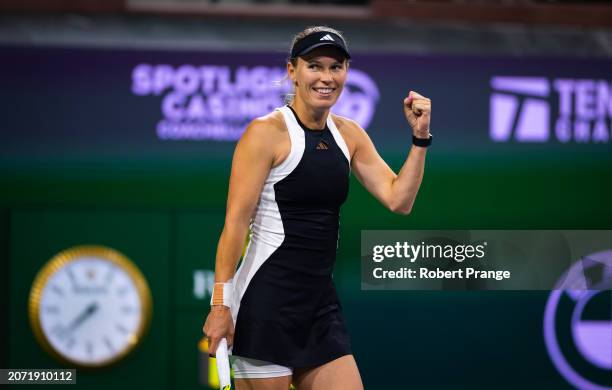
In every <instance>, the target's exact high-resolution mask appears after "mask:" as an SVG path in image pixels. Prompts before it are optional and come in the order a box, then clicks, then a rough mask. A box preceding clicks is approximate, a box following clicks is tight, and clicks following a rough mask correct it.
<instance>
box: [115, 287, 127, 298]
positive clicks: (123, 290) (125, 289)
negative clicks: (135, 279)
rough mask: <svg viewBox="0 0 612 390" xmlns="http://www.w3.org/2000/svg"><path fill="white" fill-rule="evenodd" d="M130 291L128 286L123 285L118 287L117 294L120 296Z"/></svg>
mask: <svg viewBox="0 0 612 390" xmlns="http://www.w3.org/2000/svg"><path fill="white" fill-rule="evenodd" d="M128 291H130V288H129V287H128V286H122V287H119V288H118V289H117V295H119V296H120V297H122V296H124V295H125V294H127V292H128Z"/></svg>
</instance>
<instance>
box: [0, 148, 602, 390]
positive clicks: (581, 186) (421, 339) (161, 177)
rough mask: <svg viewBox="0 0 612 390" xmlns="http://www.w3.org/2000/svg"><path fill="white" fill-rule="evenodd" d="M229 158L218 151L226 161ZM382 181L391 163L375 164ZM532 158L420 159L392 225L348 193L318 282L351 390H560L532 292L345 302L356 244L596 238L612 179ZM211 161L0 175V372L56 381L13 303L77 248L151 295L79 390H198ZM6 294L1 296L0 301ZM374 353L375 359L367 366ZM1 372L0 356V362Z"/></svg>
mask: <svg viewBox="0 0 612 390" xmlns="http://www.w3.org/2000/svg"><path fill="white" fill-rule="evenodd" d="M229 149H231V148H229ZM384 157H385V158H386V159H387V160H388V161H389V162H390V164H391V165H392V166H393V167H394V168H396V169H398V168H399V166H400V165H401V161H402V160H401V159H402V158H403V156H401V155H384ZM566 157H567V156H561V155H559V156H558V157H557V158H555V156H554V155H552V156H551V155H549V156H545V157H542V156H541V155H540V154H537V153H523V154H518V153H514V154H512V155H510V154H506V155H501V156H496V155H490V154H486V153H474V154H467V153H463V154H450V153H448V152H445V151H443V150H436V149H435V147H434V148H433V149H432V150H431V152H430V155H429V156H428V161H427V168H426V174H425V179H424V182H423V185H422V188H421V191H420V193H419V196H418V199H417V202H416V205H415V207H414V210H413V213H412V214H411V215H410V216H408V217H403V216H398V215H393V214H391V213H390V212H388V211H386V210H384V209H383V207H382V206H380V205H379V204H378V203H377V202H376V200H374V199H373V198H372V197H371V196H370V195H369V194H368V193H367V192H366V191H365V190H364V189H363V188H362V187H361V186H360V184H359V183H358V182H357V181H356V180H354V179H353V180H352V181H351V191H350V194H349V199H348V201H347V203H346V205H345V206H344V207H343V209H342V214H341V216H342V218H341V239H340V247H339V253H338V260H337V266H336V269H335V271H334V278H335V279H336V284H337V287H338V290H339V294H340V297H341V300H342V302H343V307H344V311H345V315H346V318H347V323H348V327H349V330H350V333H351V337H352V340H353V347H354V351H355V356H356V358H357V361H358V364H359V366H360V369H361V372H362V376H363V379H364V383H365V384H366V388H367V389H378V388H381V389H382V388H408V387H407V386H408V384H410V385H411V388H427V389H451V388H452V389H458V388H465V389H491V388H496V389H497V388H499V389H516V388H533V389H541V388H555V389H562V388H569V387H568V385H567V384H566V383H565V381H564V380H563V379H562V378H561V377H560V376H559V375H558V374H557V372H556V371H555V369H554V367H553V366H552V364H551V363H550V361H549V359H548V356H547V353H546V349H545V347H544V342H543V338H542V317H543V311H544V304H545V302H546V298H547V293H545V292H409V291H401V292H400V291H397V292H395V291H389V292H381V291H361V290H360V280H359V277H360V269H359V237H360V231H361V230H362V229H370V230H371V229H437V228H443V229H453V228H457V229H466V228H472V229H477V228H483V229H484V228H487V229H495V228H500V229H501V228H503V229H540V228H541V229H581V228H584V229H587V228H588V229H595V228H597V229H605V228H610V227H611V225H612V222H611V221H612V208H611V207H609V200H610V199H612V184H611V180H610V178H612V165H611V164H609V159H608V158H607V156H605V155H596V154H590V155H587V154H584V155H580V154H574V155H572V158H571V159H570V158H567V159H566ZM229 159H230V154H229V153H228V155H227V158H225V159H210V160H207V159H206V158H205V157H202V158H200V159H198V160H195V159H194V160H187V159H185V160H166V161H164V160H156V161H131V162H129V161H121V162H105V161H97V162H91V161H89V162H87V161H63V162H61V161H40V162H38V163H36V162H34V163H31V164H29V165H27V166H23V165H22V166H19V167H16V166H14V165H13V166H9V165H5V166H4V167H3V169H2V171H1V176H0V177H1V178H2V182H3V183H4V185H3V191H2V193H1V194H0V205H1V213H0V216H1V217H2V219H1V220H2V221H3V223H1V224H0V243H2V252H1V253H2V255H3V256H6V257H8V261H6V260H5V261H3V263H2V267H3V268H2V269H3V272H2V275H4V276H3V280H2V285H3V286H4V289H5V291H8V294H3V296H4V297H7V296H8V303H9V305H10V306H9V310H7V311H5V312H6V313H8V317H5V319H4V320H3V321H2V326H5V327H8V329H9V332H8V333H6V332H5V334H8V343H7V346H8V349H7V350H5V351H4V354H7V355H8V356H7V358H8V362H7V364H6V365H5V366H6V367H14V368H17V367H19V368H21V367H24V368H25V367H60V365H59V364H58V363H56V362H55V361H54V360H53V359H52V358H51V357H49V356H48V355H47V354H46V353H45V352H44V351H43V350H42V349H41V347H40V346H39V345H38V344H37V343H36V341H35V340H34V338H33V334H32V331H31V329H30V327H29V324H28V321H27V297H28V293H29V289H30V286H31V283H32V281H33V279H34V276H35V274H36V272H37V271H38V270H39V269H40V268H41V267H42V266H43V265H44V264H45V262H46V261H48V259H50V258H51V257H52V256H53V255H54V254H56V253H57V252H59V251H60V250H62V249H65V248H67V247H70V246H73V245H78V244H86V243H90V244H102V245H108V246H111V247H113V248H115V249H117V250H119V251H121V252H123V253H124V254H126V255H127V256H128V257H130V258H131V259H132V260H134V261H135V262H136V263H137V265H138V266H139V267H140V269H141V270H142V271H143V273H144V274H145V276H146V277H147V279H148V281H149V284H150V286H151V289H152V292H153V299H154V315H153V320H152V326H151V328H150V332H149V334H148V335H147V337H146V338H145V340H144V342H143V344H142V346H141V347H140V348H139V349H137V350H136V352H135V353H134V354H132V355H130V356H129V357H128V358H127V359H126V360H125V361H124V362H122V363H121V364H119V365H117V366H116V367H113V368H111V369H108V370H105V371H101V372H94V373H87V372H81V371H79V373H78V375H77V378H78V385H77V386H79V387H84V386H86V387H87V388H94V389H95V388H108V387H109V385H111V384H112V385H113V387H114V388H117V389H123V388H125V389H129V388H133V387H135V386H143V387H144V386H146V387H149V388H181V389H188V388H198V387H199V385H198V379H197V375H198V374H197V364H198V351H197V342H198V340H199V339H200V337H201V327H202V325H203V321H204V319H205V316H206V314H207V310H208V298H204V299H196V298H195V297H194V295H193V293H192V289H193V280H192V275H193V271H194V270H195V269H211V270H212V269H213V267H214V255H215V248H216V243H217V239H218V235H219V233H220V231H221V229H222V224H223V218H224V210H225V200H226V199H225V198H226V193H227V179H228V174H229V168H230V160H229ZM7 286H10V287H7ZM380 348H383V350H384V351H385V352H384V354H382V355H377V354H376V351H379V350H380ZM5 356H6V355H5Z"/></svg>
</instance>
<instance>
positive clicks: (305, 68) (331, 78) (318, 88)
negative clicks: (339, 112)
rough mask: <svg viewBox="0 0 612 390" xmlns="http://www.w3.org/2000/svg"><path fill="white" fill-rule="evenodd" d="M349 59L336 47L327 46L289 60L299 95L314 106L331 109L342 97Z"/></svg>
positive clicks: (289, 66)
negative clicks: (291, 60)
mask: <svg viewBox="0 0 612 390" xmlns="http://www.w3.org/2000/svg"><path fill="white" fill-rule="evenodd" d="M347 71H348V61H347V59H346V58H345V56H344V55H343V54H342V52H341V51H340V50H338V49H336V48H334V47H329V46H323V47H320V48H317V49H314V50H313V51H311V52H309V53H307V54H305V55H303V56H301V57H298V58H297V62H295V61H294V63H291V62H289V63H288V64H287V72H288V73H289V78H290V79H291V80H292V82H293V85H294V86H295V98H296V99H297V100H299V101H300V102H302V103H304V104H305V105H306V106H308V107H310V108H312V109H314V110H328V109H330V108H331V107H332V106H333V105H334V104H335V103H336V101H337V100H338V98H339V97H340V93H341V92H342V89H343V88H344V83H345V82H346V76H347Z"/></svg>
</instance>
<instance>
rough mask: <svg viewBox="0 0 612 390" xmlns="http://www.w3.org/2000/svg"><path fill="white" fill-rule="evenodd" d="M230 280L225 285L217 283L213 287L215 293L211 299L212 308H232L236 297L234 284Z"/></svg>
mask: <svg viewBox="0 0 612 390" xmlns="http://www.w3.org/2000/svg"><path fill="white" fill-rule="evenodd" d="M232 282H233V280H232V279H230V280H228V281H227V282H225V283H220V282H217V283H215V285H214V287H213V292H212V295H211V297H210V305H211V307H215V306H223V307H227V308H230V307H232V298H233V295H234V283H232Z"/></svg>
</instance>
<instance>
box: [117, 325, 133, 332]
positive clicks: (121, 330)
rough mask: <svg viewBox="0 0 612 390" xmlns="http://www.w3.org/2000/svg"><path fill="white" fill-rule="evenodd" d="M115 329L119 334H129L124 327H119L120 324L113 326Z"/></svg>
mask: <svg viewBox="0 0 612 390" xmlns="http://www.w3.org/2000/svg"><path fill="white" fill-rule="evenodd" d="M115 327H116V328H117V330H118V331H119V332H121V333H123V334H128V333H130V331H129V330H127V328H126V327H125V326H123V325H121V324H117V325H115Z"/></svg>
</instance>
